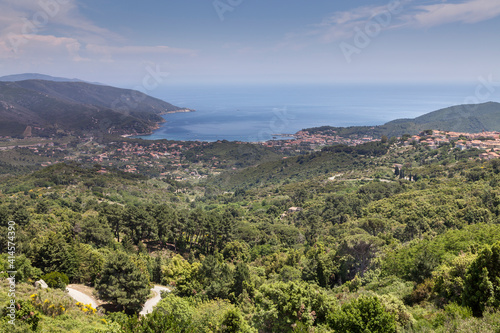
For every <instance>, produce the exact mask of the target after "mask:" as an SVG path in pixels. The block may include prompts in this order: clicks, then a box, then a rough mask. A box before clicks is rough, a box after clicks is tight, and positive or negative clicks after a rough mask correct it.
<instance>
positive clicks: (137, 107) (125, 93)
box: [0, 80, 192, 136]
mask: <svg viewBox="0 0 500 333" xmlns="http://www.w3.org/2000/svg"><path fill="white" fill-rule="evenodd" d="M181 111H192V110H189V109H185V108H180V107H177V106H174V105H172V104H170V103H167V102H165V101H162V100H160V99H157V98H154V97H151V96H148V95H146V94H143V93H141V92H139V91H135V90H129V89H122V88H116V87H111V86H104V85H96V84H91V83H87V82H80V81H79V82H68V81H64V82H61V81H46V80H23V81H10V82H0V135H3V136H7V135H9V136H22V133H24V131H25V130H26V128H27V127H28V126H31V127H33V128H35V129H37V130H36V131H38V132H36V131H35V134H50V133H52V134H53V133H55V132H57V131H60V130H63V131H65V132H78V133H81V132H100V133H110V134H146V133H151V131H152V130H153V129H155V128H157V127H158V124H159V123H161V122H163V121H164V119H163V118H162V117H161V115H162V114H165V113H169V112H181Z"/></svg>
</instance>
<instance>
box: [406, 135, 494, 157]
mask: <svg viewBox="0 0 500 333" xmlns="http://www.w3.org/2000/svg"><path fill="white" fill-rule="evenodd" d="M412 143H420V144H426V145H427V146H428V147H429V148H430V149H437V148H438V147H439V146H442V145H445V144H452V145H454V147H455V148H458V149H460V150H467V149H474V148H475V149H481V150H485V152H484V153H481V154H480V155H479V157H480V158H481V159H485V160H491V159H496V158H500V132H481V133H461V132H446V131H436V130H433V131H425V132H423V133H421V134H420V135H414V136H412V137H410V138H408V139H407V140H405V141H404V142H403V144H404V145H405V146H409V145H411V144H412Z"/></svg>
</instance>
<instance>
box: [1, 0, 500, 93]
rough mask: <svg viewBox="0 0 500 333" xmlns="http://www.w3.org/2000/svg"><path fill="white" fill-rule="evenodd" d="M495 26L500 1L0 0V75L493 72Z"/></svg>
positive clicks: (492, 75)
mask: <svg viewBox="0 0 500 333" xmlns="http://www.w3.org/2000/svg"><path fill="white" fill-rule="evenodd" d="M499 31H500V0H448V1H439V0H424V1H413V0H391V1H385V0H384V1H378V0H372V1H367V0H352V1H334V0H312V1H305V0H215V1H214V0H161V1H160V0H144V1H137V0H121V1H111V0H85V1H78V0H9V1H5V0H0V75H9V74H16V73H32V72H34V73H42V74H48V75H53V76H62V77H69V78H80V79H83V80H87V81H92V82H101V83H105V84H111V85H117V86H122V87H134V86H135V87H137V86H142V87H143V88H145V89H143V90H149V89H153V88H155V87H156V86H158V85H165V84H181V83H182V84H184V83H185V84H192V83H207V84H212V83H214V84H215V83H257V84H258V83H264V82H265V83H295V82H299V83H323V82H335V83H345V82H349V83H359V82H367V83H368V82H369V83H378V82H398V83H399V82H401V83H426V82H432V83H437V82H480V81H481V79H483V80H484V79H486V80H490V81H493V82H500V66H499V65H500V43H499V39H498V32H499ZM496 86H500V85H498V84H496Z"/></svg>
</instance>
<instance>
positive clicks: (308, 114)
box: [141, 83, 500, 141]
mask: <svg viewBox="0 0 500 333" xmlns="http://www.w3.org/2000/svg"><path fill="white" fill-rule="evenodd" d="M478 85H479V83H476V84H449V85H429V84H425V85H424V84H422V85H401V84H399V85H394V84H377V85H367V84H364V85H354V84H351V85H332V84H329V85H328V84H323V85H291V84H289V85H242V84H240V85H212V86H208V85H197V86H194V85H178V86H170V87H168V88H165V89H161V90H160V89H157V90H155V91H151V92H148V93H149V94H151V95H153V96H155V97H158V98H161V99H163V100H165V101H167V102H169V103H172V104H174V105H177V106H180V107H186V108H190V109H195V110H196V112H192V113H176V114H167V115H165V116H164V118H165V120H166V121H167V122H166V123H164V124H162V125H161V128H159V129H158V130H156V131H155V132H154V133H153V134H152V135H148V136H141V137H142V138H144V139H169V140H185V141H187V140H200V141H217V140H228V141H265V140H270V139H272V138H273V137H277V138H280V136H277V135H275V134H289V133H295V132H297V131H299V130H301V129H304V128H309V127H318V126H324V125H329V126H358V125H381V124H384V123H386V122H388V121H390V120H394V119H399V118H415V117H418V116H420V115H423V114H425V113H428V112H432V111H435V110H438V109H441V108H445V107H449V106H453V105H459V104H464V103H466V102H470V101H472V100H476V101H478V102H480V103H483V102H487V101H500V89H497V90H496V91H493V92H489V91H488V90H486V88H482V89H481V96H476V87H477V86H478ZM485 95H487V96H485ZM485 97H486V98H485Z"/></svg>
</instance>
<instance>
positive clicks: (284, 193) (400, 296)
mask: <svg viewBox="0 0 500 333" xmlns="http://www.w3.org/2000/svg"><path fill="white" fill-rule="evenodd" d="M238 152H240V155H241V158H242V159H243V161H246V162H244V163H243V162H242V164H238V163H234V164H232V165H233V166H234V169H236V170H233V167H231V168H230V169H229V170H227V171H226V172H222V173H221V174H219V175H212V176H210V177H208V178H206V179H203V180H202V181H198V182H189V181H182V182H180V181H175V180H173V179H169V178H161V177H150V176H146V175H141V174H131V173H127V172H123V171H121V170H118V169H113V168H107V169H104V168H103V166H102V165H99V164H94V165H87V164H81V163H78V162H67V163H59V164H56V165H53V166H49V167H46V168H43V169H41V170H38V171H34V172H31V171H29V172H28V171H27V172H25V173H23V174H20V175H15V176H4V177H3V178H2V182H1V184H0V191H1V192H0V221H1V226H0V237H1V241H0V249H1V253H2V256H1V257H0V265H1V266H2V267H3V268H2V271H3V272H2V274H3V276H2V277H3V279H2V289H1V290H0V304H2V310H1V311H2V323H1V324H0V332H11V331H13V330H11V329H12V328H13V327H12V326H11V325H8V323H7V322H8V320H9V317H7V316H6V315H7V314H8V313H9V309H8V307H7V306H8V304H9V302H10V298H9V296H8V285H7V282H6V280H5V277H7V273H6V272H7V271H9V270H10V269H9V267H10V265H11V264H12V260H11V258H9V249H8V248H7V244H8V243H7V242H8V241H9V239H8V237H9V233H8V232H9V231H11V232H12V230H15V243H16V246H15V250H16V256H15V267H16V271H17V273H16V300H15V302H16V303H15V304H16V305H15V306H16V307H17V311H16V318H17V319H16V326H15V330H14V331H15V332H29V331H40V332H134V333H137V332H498V329H499V327H500V313H499V312H498V307H499V306H500V292H499V290H500V282H499V281H500V262H499V260H498V258H499V257H500V242H499V240H500V188H499V184H500V161H498V160H493V161H481V160H479V159H477V156H478V154H477V151H472V152H471V151H460V150H459V149H456V148H453V147H451V146H443V147H441V148H439V149H437V150H431V149H429V147H426V146H425V145H420V144H415V145H411V146H407V147H405V146H402V145H401V144H399V143H397V142H394V141H393V142H385V143H368V144H365V145H359V146H356V147H347V146H333V147H325V148H324V149H323V150H322V151H319V152H315V153H312V154H305V155H300V156H295V157H292V156H289V157H287V158H285V159H283V157H279V156H278V155H274V154H272V153H271V152H269V151H266V154H268V155H267V157H266V158H263V159H262V160H260V161H259V164H258V165H254V164H253V163H251V162H248V161H249V160H250V161H254V159H252V154H258V153H260V150H258V149H257V150H255V151H253V150H251V149H245V150H241V151H238V147H237V146H236V144H228V143H214V144H211V145H208V146H206V147H204V148H203V149H201V148H199V147H196V148H195V150H193V151H192V152H189V153H186V160H187V161H189V162H184V163H198V162H200V161H199V159H202V160H205V159H209V158H210V156H218V158H220V159H221V160H222V159H224V158H226V157H227V158H229V157H230V156H233V158H235V156H240V155H238ZM0 153H4V152H0ZM238 158H239V157H238ZM103 170H106V171H105V172H104V171H103ZM8 221H14V223H15V224H13V223H10V224H9V223H8ZM116 276H120V279H117V278H115V277H116ZM40 278H42V279H44V280H45V281H47V282H48V283H49V287H50V288H49V289H46V290H39V289H35V288H34V287H33V282H34V281H35V280H38V279H40ZM67 283H76V284H81V285H86V286H87V287H88V288H91V289H92V290H95V297H98V298H100V300H101V301H102V302H103V303H104V305H102V306H100V307H99V308H98V309H94V308H92V307H89V306H84V305H83V304H79V303H78V304H77V303H76V301H74V300H72V299H71V298H70V297H69V296H68V295H67V294H66V293H64V292H63V291H62V290H61V289H64V288H65V286H66V284H67ZM152 284H159V285H164V286H167V287H169V288H170V289H171V292H170V293H163V294H162V297H163V299H162V300H161V301H160V303H159V304H158V305H157V306H156V307H155V310H154V311H153V312H152V313H151V314H148V315H146V316H141V317H138V316H137V313H138V312H139V310H140V309H141V308H142V305H143V304H144V302H145V300H146V299H147V298H148V297H149V288H150V286H151V285H152Z"/></svg>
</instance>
